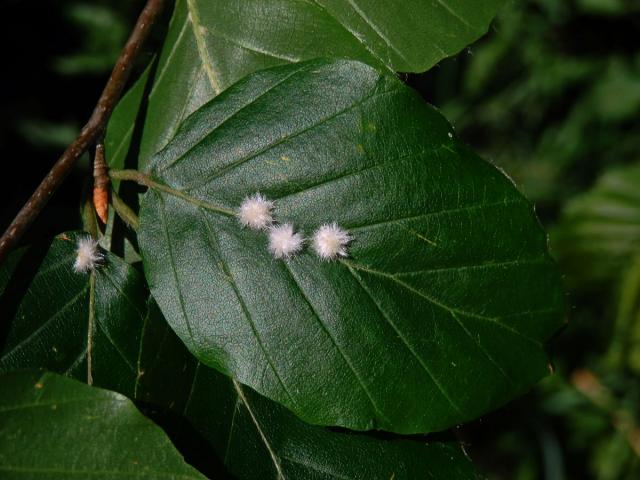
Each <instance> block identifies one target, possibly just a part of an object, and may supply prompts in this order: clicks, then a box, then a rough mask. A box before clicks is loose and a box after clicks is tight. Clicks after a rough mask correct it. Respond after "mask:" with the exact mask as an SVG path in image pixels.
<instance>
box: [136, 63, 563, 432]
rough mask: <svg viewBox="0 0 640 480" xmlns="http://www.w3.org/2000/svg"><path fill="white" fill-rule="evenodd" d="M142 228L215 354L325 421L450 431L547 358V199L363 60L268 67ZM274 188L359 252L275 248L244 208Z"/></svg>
mask: <svg viewBox="0 0 640 480" xmlns="http://www.w3.org/2000/svg"><path fill="white" fill-rule="evenodd" d="M138 180H139V181H142V182H144V183H146V184H147V185H150V186H151V188H150V190H149V191H148V192H147V193H146V194H145V196H144V199H143V203H142V206H141V212H140V213H141V227H140V230H139V240H140V247H141V252H142V255H143V260H144V265H145V273H146V276H147V279H148V281H149V284H150V286H151V290H152V293H153V294H154V297H155V298H156V300H157V301H158V304H159V305H160V307H161V309H162V311H163V313H164V314H165V316H166V318H167V320H168V321H169V323H170V324H171V326H172V327H173V328H174V330H175V331H176V332H177V333H178V335H179V336H180V337H181V338H182V339H183V341H184V342H185V343H186V345H187V346H188V348H189V349H190V350H191V351H192V352H193V353H194V354H195V355H196V356H197V357H198V358H199V359H200V360H201V361H202V362H203V363H205V364H207V365H209V366H212V367H214V368H217V369H219V370H221V371H222V372H225V373H227V374H230V375H233V376H235V377H236V378H238V379H239V380H240V381H241V382H242V383H245V384H247V385H249V386H251V387H253V388H255V389H256V390H258V391H259V392H260V393H262V394H264V395H266V396H267V397H269V398H271V399H274V400H277V401H278V402H281V403H282V404H284V405H286V406H287V407H288V408H290V409H292V410H293V411H295V412H296V413H297V414H298V415H299V416H300V417H302V418H303V419H304V420H306V421H308V422H311V423H318V424H331V425H342V426H346V427H349V428H354V429H370V428H380V429H386V430H391V431H396V432H405V433H406V432H423V431H432V430H439V429H443V428H446V427H448V426H451V425H453V424H455V423H458V422H461V421H465V420H469V419H471V418H474V417H476V416H478V415H480V414H482V413H484V412H486V411H488V410H491V409H493V408H495V407H497V406H499V405H500V404H502V403H504V402H506V401H507V400H509V399H511V398H513V397H514V396H515V395H517V394H519V393H521V392H523V391H525V390H526V389H528V388H529V387H530V386H531V385H532V384H533V383H534V382H535V381H536V380H538V379H539V378H540V377H542V376H544V375H545V374H546V373H547V371H548V360H547V357H546V354H545V351H544V348H543V342H545V341H546V340H547V339H548V338H549V337H550V336H551V335H552V334H553V333H554V332H555V331H556V330H557V328H558V327H559V326H560V324H561V323H562V320H563V314H564V311H563V310H564V309H563V298H562V293H561V289H560V285H559V277H558V274H557V272H556V268H555V266H554V264H553V262H552V261H551V260H550V259H549V257H548V254H547V250H546V236H545V235H544V233H543V232H542V230H541V228H540V226H539V224H538V222H537V220H536V218H535V215H534V213H533V210H532V207H531V205H530V204H529V203H528V202H527V201H526V200H525V199H524V198H523V197H522V196H521V195H520V194H519V192H518V191H517V190H516V188H515V187H514V186H513V184H512V183H511V182H510V181H509V179H508V178H507V177H505V176H504V175H503V174H502V173H501V172H499V171H498V170H496V169H495V168H493V167H492V166H491V165H489V164H488V163H486V162H484V161H483V160H482V159H480V158H478V157H477V156H476V155H475V154H473V153H472V152H471V151H470V150H469V149H467V148H466V147H464V146H463V145H462V144H461V143H460V142H459V141H458V140H457V139H456V138H455V136H454V134H453V132H452V129H451V127H450V126H449V125H448V124H447V122H446V121H445V120H444V118H443V117H442V116H441V115H440V114H439V113H438V112H437V111H436V110H435V109H433V108H432V107H429V106H427V105H426V104H424V102H422V101H421V99H420V98H419V96H418V95H417V94H416V93H415V92H413V91H412V90H410V89H408V88H407V87H405V86H404V85H403V84H402V83H400V82H399V81H398V80H397V79H395V78H394V77H392V76H386V75H381V74H380V73H378V72H377V71H376V70H374V69H372V68H370V67H367V66H366V65H364V64H361V63H358V62H352V61H337V62H331V61H322V60H319V61H312V62H307V63H301V64H297V65H292V66H285V67H277V68H274V69H269V70H265V71H262V72H259V73H257V74H255V75H253V76H250V77H249V78H247V79H246V80H244V81H241V82H239V83H238V84H236V85H235V86H234V87H232V88H230V89H229V90H227V91H226V92H225V93H224V94H222V95H220V96H219V97H218V98H217V99H216V100H214V101H213V102H211V103H209V104H207V105H206V106H205V107H203V108H202V109H200V110H198V112H197V113H195V114H194V115H193V116H192V117H190V118H189V120H188V121H187V122H185V124H184V125H183V127H182V128H181V129H180V130H179V132H178V133H177V135H176V136H175V138H174V139H173V140H172V141H171V143H170V144H169V145H168V146H167V148H166V149H164V150H163V151H161V152H160V153H158V155H156V156H155V157H154V158H153V160H152V163H151V174H150V176H149V177H148V178H146V179H143V178H138ZM254 192H262V193H263V194H265V195H266V196H267V197H269V198H271V199H273V200H275V201H276V204H277V208H276V217H277V219H278V220H280V221H290V222H293V223H294V224H295V225H296V228H298V229H299V230H300V231H302V232H304V233H306V234H311V232H313V230H314V229H315V228H317V227H319V226H320V225H321V224H323V223H326V222H332V221H336V222H338V223H339V224H340V225H341V226H342V227H344V228H346V229H347V230H348V231H349V232H350V233H351V234H352V235H353V238H354V240H353V242H352V244H351V245H350V247H349V258H348V259H345V260H342V261H336V262H323V261H320V260H319V259H318V258H317V257H316V256H315V255H313V254H312V253H311V251H310V249H308V248H307V249H306V250H305V251H304V252H303V253H302V254H301V255H299V256H296V257H295V258H293V259H292V260H288V261H281V260H276V259H274V258H273V257H272V256H271V255H270V254H269V253H268V251H267V248H266V238H265V235H264V234H262V233H256V232H254V231H249V230H244V229H241V228H240V225H239V223H238V221H237V219H236V218H234V214H233V211H234V210H235V209H236V208H237V207H238V206H239V205H240V203H241V201H242V200H243V198H244V197H245V196H247V195H250V194H253V193H254Z"/></svg>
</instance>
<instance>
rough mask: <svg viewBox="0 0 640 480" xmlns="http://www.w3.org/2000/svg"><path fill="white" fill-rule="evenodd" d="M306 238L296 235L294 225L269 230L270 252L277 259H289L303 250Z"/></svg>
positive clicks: (278, 226) (287, 224) (288, 224)
mask: <svg viewBox="0 0 640 480" xmlns="http://www.w3.org/2000/svg"><path fill="white" fill-rule="evenodd" d="M303 243H304V237H303V236H302V235H301V234H300V233H294V231H293V225H291V224H290V223H285V224H283V225H277V226H275V227H271V228H270V229H269V251H270V252H271V253H272V254H273V256H274V257H276V258H287V257H290V256H291V255H293V254H294V253H297V252H299V251H300V249H301V248H302V244H303Z"/></svg>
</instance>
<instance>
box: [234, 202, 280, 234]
mask: <svg viewBox="0 0 640 480" xmlns="http://www.w3.org/2000/svg"><path fill="white" fill-rule="evenodd" d="M273 207H274V203H273V202H272V201H271V200H267V199H266V198H265V197H264V196H263V195H261V194H259V193H256V194H254V195H252V196H250V197H246V198H245V199H244V200H243V201H242V204H241V205H240V209H239V211H238V220H239V221H240V224H241V225H242V226H243V227H249V228H251V229H253V230H264V229H266V228H268V227H269V226H271V224H272V223H273V216H272V214H271V211H272V210H273Z"/></svg>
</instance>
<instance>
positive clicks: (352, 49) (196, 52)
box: [140, 0, 503, 166]
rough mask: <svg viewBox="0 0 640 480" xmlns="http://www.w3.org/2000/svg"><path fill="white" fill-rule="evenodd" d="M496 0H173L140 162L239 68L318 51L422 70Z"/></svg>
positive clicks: (483, 22)
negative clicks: (172, 8) (172, 12)
mask: <svg viewBox="0 0 640 480" xmlns="http://www.w3.org/2000/svg"><path fill="white" fill-rule="evenodd" d="M502 3H503V0H483V1H481V2H478V1H470V0H437V1H433V2H425V1H422V0H393V1H387V2H376V1H372V0H364V1H363V0H357V1H356V0H349V1H335V0H266V1H265V0H216V1H210V0H178V1H177V2H176V7H175V11H174V14H173V18H172V20H171V25H170V28H169V32H168V35H167V38H166V41H165V44H164V47H163V50H162V53H161V56H160V59H159V64H158V70H157V72H156V75H155V78H154V82H153V88H152V90H151V92H150V95H149V108H148V112H147V115H146V120H145V125H144V131H143V135H142V142H141V150H140V165H141V166H145V165H147V162H148V159H149V157H150V156H151V155H153V154H154V153H155V152H157V151H158V150H160V148H162V147H164V146H165V145H166V143H167V142H168V141H169V139H170V138H171V137H172V136H173V134H174V133H175V132H176V129H177V127H178V125H179V124H180V123H181V122H182V121H183V120H184V118H186V116H187V115H189V114H190V113H192V112H193V111H195V110H196V109H197V108H198V107H200V106H201V105H203V104H204V103H205V102H207V101H208V100H210V99H211V98H213V97H214V96H215V95H217V94H219V93H220V92H221V91H223V90H224V89H226V88H227V87H229V86H230V85H231V84H233V83H234V82H236V81H238V80H240V79H241V78H243V77H244V76H245V75H247V74H249V73H253V72H255V71H258V70H261V69H263V68H267V67H272V66H275V65H281V64H284V63H289V62H299V61H303V60H310V59H312V58H316V57H334V58H335V57H337V58H351V59H355V60H360V61H363V62H366V63H369V64H371V65H375V66H377V67H379V68H382V69H389V70H393V71H401V72H422V71H425V70H427V69H429V68H431V67H432V66H433V65H435V64H436V63H437V62H438V61H440V60H441V59H443V58H445V57H447V56H450V55H452V54H454V53H457V52H459V51H460V50H461V49H462V48H464V47H465V46H466V45H468V44H469V43H471V42H473V41H474V40H476V39H477V38H478V37H480V36H481V35H482V34H484V33H485V32H486V31H487V28H488V26H489V23H490V21H491V19H492V18H493V16H494V15H495V14H496V12H497V11H498V9H499V8H500V6H501V5H502Z"/></svg>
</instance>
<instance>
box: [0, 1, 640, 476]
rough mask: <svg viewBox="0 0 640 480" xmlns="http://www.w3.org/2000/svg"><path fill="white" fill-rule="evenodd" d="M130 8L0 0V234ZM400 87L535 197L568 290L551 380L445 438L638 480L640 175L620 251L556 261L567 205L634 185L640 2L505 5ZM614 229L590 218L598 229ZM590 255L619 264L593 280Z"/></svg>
mask: <svg viewBox="0 0 640 480" xmlns="http://www.w3.org/2000/svg"><path fill="white" fill-rule="evenodd" d="M142 4H143V2H141V1H138V0H136V1H130V0H120V1H114V0H112V1H99V0H86V1H80V0H57V1H53V0H46V1H45V0H41V1H38V2H25V1H19V0H11V1H6V0H5V1H2V2H1V3H0V5H1V7H2V10H1V11H2V17H3V19H5V22H3V28H2V29H0V37H1V40H2V45H4V52H5V54H4V55H3V62H2V75H1V76H0V82H1V87H2V88H0V96H1V98H0V158H1V159H2V165H3V167H4V168H3V169H2V174H0V186H1V187H2V190H1V191H2V197H1V199H2V208H1V209H0V230H2V231H4V229H5V228H6V226H7V225H8V224H9V222H10V221H11V220H12V218H13V216H14V215H15V214H16V212H17V211H18V210H19V208H20V207H21V206H22V205H23V204H24V202H25V201H26V200H27V198H28V196H29V195H30V194H31V192H32V191H33V190H34V189H35V187H36V186H37V184H38V183H39V182H40V180H41V179H42V178H43V177H44V175H45V174H46V173H47V172H48V170H49V168H50V167H51V165H52V164H53V162H54V161H55V160H56V158H57V157H58V156H59V155H60V153H61V152H62V151H63V150H64V148H65V147H66V146H67V145H68V144H69V143H70V142H71V141H72V140H73V138H74V136H75V135H76V134H77V132H78V130H79V128H80V127H81V126H82V124H83V123H84V121H86V119H87V118H88V117H89V115H90V113H91V110H92V109H93V106H94V105H95V102H96V100H97V98H98V96H99V94H100V92H101V90H102V87H103V86H104V83H105V81H106V78H107V76H108V74H109V71H110V69H111V67H112V65H113V63H114V61H115V59H116V57H117V55H118V53H119V51H120V48H121V47H122V45H123V43H124V41H125V39H126V37H127V35H128V32H129V30H130V28H131V25H132V24H133V22H134V21H135V17H136V16H137V14H138V12H139V11H140V9H141V7H142ZM160 40H161V33H156V34H155V38H154V39H152V41H151V45H150V47H151V48H153V46H154V45H157V44H158V42H159V41H160ZM146 59H148V54H146V56H143V58H142V59H141V62H140V65H139V66H138V68H141V67H142V66H144V64H145V61H146ZM403 78H404V79H405V80H406V81H407V83H409V84H410V85H411V86H413V87H414V88H416V89H418V90H419V91H420V92H421V93H422V95H423V96H424V97H425V99H427V100H428V101H429V102H431V103H433V104H434V105H436V106H438V107H439V108H441V109H442V111H443V113H444V114H445V115H446V116H447V118H448V119H449V120H450V121H451V122H452V123H453V124H454V126H455V127H456V129H457V131H458V132H459V134H460V135H461V136H462V138H464V139H465V140H466V141H467V142H468V143H469V144H470V145H471V146H472V147H473V148H474V149H476V150H477V151H479V152H480V153H481V154H482V155H483V156H484V157H485V158H487V159H488V160H490V161H492V162H494V163H496V164H497V165H499V166H500V167H502V168H503V169H504V170H505V171H506V172H507V173H508V174H509V175H510V176H511V177H512V178H514V180H515V182H516V184H517V185H518V187H519V188H520V189H521V190H522V191H523V192H524V193H525V194H526V195H527V196H528V197H529V198H530V199H531V200H532V201H534V202H535V204H536V208H537V211H538V213H539V215H540V218H541V221H542V223H543V224H544V225H545V227H546V228H547V229H548V230H549V231H550V232H551V240H550V241H551V243H550V245H551V249H552V252H553V253H554V255H555V256H556V257H557V258H558V260H559V262H560V265H561V267H562V268H563V272H564V274H565V279H566V284H567V292H568V293H567V295H568V297H567V298H568V303H569V306H570V308H569V320H570V322H569V325H568V327H567V328H566V329H565V331H564V332H562V333H561V334H560V335H559V337H558V338H557V339H556V340H555V341H554V342H553V344H552V347H551V348H552V350H553V352H552V353H553V358H554V362H555V367H556V370H557V375H554V376H552V377H549V378H548V379H546V380H544V381H543V382H542V383H541V384H540V385H539V386H537V387H536V388H535V389H534V390H533V391H532V392H531V393H529V394H527V395H525V396H524V397H522V398H520V399H518V400H516V401H514V402H512V403H511V404H509V405H508V406H506V407H505V408H503V409H500V410H498V411H497V412H494V413H493V414H490V415H488V416H486V417H484V418H482V419H479V420H477V421H475V422H472V423H471V424H469V425H465V426H462V427H459V428H457V429H455V435H456V436H457V437H458V438H459V439H460V440H462V441H463V442H464V444H465V446H466V450H467V451H468V453H469V454H470V455H471V457H472V458H473V460H474V461H475V462H476V463H477V464H478V466H479V468H480V469H481V471H482V473H483V474H485V475H486V476H488V477H489V478H495V479H517V480H526V479H537V478H546V479H590V478H593V479H601V480H608V479H638V478H640V427H638V425H639V422H640V419H639V418H638V414H639V413H640V382H639V379H638V373H639V372H640V308H639V307H638V305H640V300H639V299H638V298H639V297H640V287H638V288H636V289H635V290H634V288H632V287H633V285H634V283H633V282H630V280H629V278H630V275H631V274H632V273H633V268H632V267H633V265H634V264H636V265H640V263H638V260H637V258H639V256H640V176H638V180H639V181H638V192H639V193H638V199H637V203H636V204H635V205H630V207H629V208H630V209H631V210H630V211H634V210H632V209H633V208H635V211H636V212H639V213H638V214H637V215H636V216H635V217H634V216H633V215H631V216H629V217H625V222H627V223H626V224H625V226H626V227H629V228H625V229H622V230H620V233H616V232H614V233H613V235H621V236H623V237H624V238H623V239H624V240H625V242H624V248H623V247H620V245H619V244H618V243H615V242H613V243H610V244H607V246H605V247H602V246H600V244H599V243H598V244H597V248H586V249H585V251H586V252H587V253H586V254H585V255H586V256H583V257H580V258H579V261H577V262H576V261H573V262H571V261H570V260H572V259H573V260H575V259H574V258H573V257H575V255H574V254H575V252H576V251H577V250H580V248H581V245H587V247H589V246H590V244H591V243H593V244H594V245H595V244H596V239H595V237H594V236H593V235H592V236H590V235H585V234H584V233H581V231H578V228H577V227H576V220H575V218H574V217H575V214H572V213H571V212H572V211H574V210H575V206H576V205H578V204H580V202H583V201H584V198H588V197H589V195H592V194H590V193H589V191H590V189H592V188H593V185H594V183H597V181H598V179H599V178H601V177H602V176H603V175H608V174H610V173H611V172H612V171H613V172H616V171H618V172H619V173H618V174H619V175H621V176H622V177H626V178H632V177H629V176H627V173H626V172H627V170H626V169H629V168H633V166H634V165H640V2H638V1H637V0H633V1H632V0H628V1H625V0H564V1H561V0H522V1H519V2H509V3H508V4H507V6H506V7H505V8H504V9H503V10H502V13H501V14H500V16H499V17H498V19H497V20H496V22H495V23H494V26H493V27H492V29H491V31H490V32H489V34H488V35H487V36H486V37H485V38H483V39H482V40H480V41H479V42H477V43H476V44H475V45H473V46H471V47H470V48H468V49H466V50H465V51H463V52H461V53H460V54H459V55H458V56H456V57H455V58H452V59H448V60H446V61H444V62H442V63H441V64H440V65H439V66H438V67H436V68H434V69H432V70H431V71H430V72H428V73H426V74H422V75H405V76H403ZM620 169H622V170H620ZM629 171H630V170H629ZM88 172H89V162H88V158H83V159H82V161H81V162H80V163H79V165H78V167H77V168H76V169H75V170H74V171H73V173H72V174H71V175H70V177H69V178H68V179H67V180H66V182H65V184H64V186H63V187H62V188H61V189H60V190H59V191H58V193H57V194H56V195H55V197H54V199H53V200H52V201H51V202H50V204H49V206H48V207H47V209H46V210H45V212H44V213H43V214H42V215H41V216H40V218H39V219H38V221H37V223H36V224H35V225H34V227H33V228H32V229H31V230H30V232H29V234H28V235H27V238H26V239H25V241H29V240H30V239H33V238H42V237H43V236H46V235H53V234H56V233H59V232H61V231H64V230H69V229H76V228H80V225H81V222H80V209H79V203H80V198H81V194H82V191H83V188H85V186H86V184H87V183H86V182H87V176H88ZM629 175H631V174H629ZM613 195H614V196H615V191H614V192H613ZM585 196H586V197H585ZM625 201H626V200H625ZM592 203H593V205H595V208H597V207H598V206H599V204H598V200H597V199H596V200H595V201H593V202H592ZM602 206H604V204H602ZM572 215H573V216H572ZM610 220H611V219H609V218H607V216H606V215H605V216H604V217H603V216H600V217H599V219H598V221H600V222H602V223H601V225H602V227H601V229H602V231H606V230H607V225H608V224H610V223H611V222H612V221H610ZM598 225H600V224H596V225H595V226H596V227H598ZM595 231H596V232H597V231H598V230H597V228H596V229H595ZM580 251H582V250H580ZM589 252H590V253H589ZM589 255H591V257H590V256H589ZM592 257H593V258H592ZM602 259H605V260H607V259H616V261H615V262H613V263H612V262H609V264H610V265H609V264H608V265H609V266H610V268H609V269H608V270H607V271H606V275H605V274H604V273H603V272H602V271H598V270H597V269H598V268H599V265H601V263H598V262H599V261H601V260H602ZM634 259H635V260H634ZM634 262H635V263H634ZM594 278H597V279H598V281H594ZM632 280H633V279H632ZM636 283H638V282H636ZM630 285H631V286H630ZM622 291H625V292H631V293H627V295H626V296H624V297H622V296H621V292H622ZM624 302H626V303H624ZM620 352H622V353H620Z"/></svg>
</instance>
